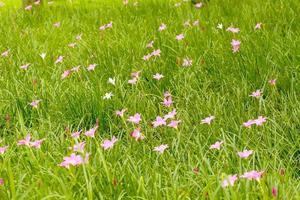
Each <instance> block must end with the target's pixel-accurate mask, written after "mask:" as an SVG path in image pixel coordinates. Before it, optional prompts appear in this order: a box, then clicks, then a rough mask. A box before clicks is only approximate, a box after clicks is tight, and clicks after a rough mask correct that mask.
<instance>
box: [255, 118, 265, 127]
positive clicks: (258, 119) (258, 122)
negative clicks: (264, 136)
mask: <svg viewBox="0 0 300 200" xmlns="http://www.w3.org/2000/svg"><path fill="white" fill-rule="evenodd" d="M266 121H267V118H266V117H263V116H259V117H258V118H257V119H256V120H255V124H256V125H257V126H261V125H263V123H265V122H266Z"/></svg>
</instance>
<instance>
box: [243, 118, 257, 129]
mask: <svg viewBox="0 0 300 200" xmlns="http://www.w3.org/2000/svg"><path fill="white" fill-rule="evenodd" d="M253 124H255V120H252V119H250V120H248V121H246V122H244V123H243V126H244V127H246V128H251V126H252V125H253Z"/></svg>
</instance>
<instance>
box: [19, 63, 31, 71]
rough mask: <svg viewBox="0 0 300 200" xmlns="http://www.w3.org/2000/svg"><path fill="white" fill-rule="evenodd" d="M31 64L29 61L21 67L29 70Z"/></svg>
mask: <svg viewBox="0 0 300 200" xmlns="http://www.w3.org/2000/svg"><path fill="white" fill-rule="evenodd" d="M29 66H30V63H27V64H25V65H21V66H20V68H21V69H24V70H27V69H28V67H29Z"/></svg>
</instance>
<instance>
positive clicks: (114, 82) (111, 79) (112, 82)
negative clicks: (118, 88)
mask: <svg viewBox="0 0 300 200" xmlns="http://www.w3.org/2000/svg"><path fill="white" fill-rule="evenodd" d="M107 83H109V84H112V85H116V79H115V78H108V81H107Z"/></svg>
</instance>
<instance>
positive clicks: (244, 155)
mask: <svg viewBox="0 0 300 200" xmlns="http://www.w3.org/2000/svg"><path fill="white" fill-rule="evenodd" d="M252 154H253V151H252V150H244V151H241V152H238V155H239V157H240V158H248V157H249V156H250V155H252Z"/></svg>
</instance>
